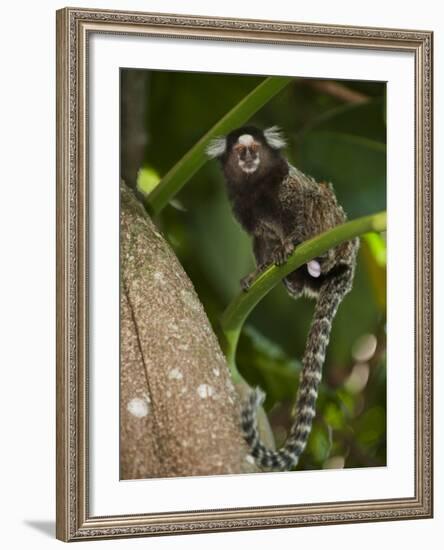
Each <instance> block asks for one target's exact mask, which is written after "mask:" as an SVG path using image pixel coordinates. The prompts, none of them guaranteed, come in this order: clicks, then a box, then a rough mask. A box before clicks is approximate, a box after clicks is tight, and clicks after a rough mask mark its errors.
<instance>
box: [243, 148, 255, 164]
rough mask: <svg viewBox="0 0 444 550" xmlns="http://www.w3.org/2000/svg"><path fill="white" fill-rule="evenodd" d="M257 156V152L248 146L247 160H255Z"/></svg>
mask: <svg viewBox="0 0 444 550" xmlns="http://www.w3.org/2000/svg"><path fill="white" fill-rule="evenodd" d="M255 158H256V154H255V153H254V152H253V151H251V150H250V149H248V148H247V149H246V151H245V161H246V162H249V161H252V160H254V159H255Z"/></svg>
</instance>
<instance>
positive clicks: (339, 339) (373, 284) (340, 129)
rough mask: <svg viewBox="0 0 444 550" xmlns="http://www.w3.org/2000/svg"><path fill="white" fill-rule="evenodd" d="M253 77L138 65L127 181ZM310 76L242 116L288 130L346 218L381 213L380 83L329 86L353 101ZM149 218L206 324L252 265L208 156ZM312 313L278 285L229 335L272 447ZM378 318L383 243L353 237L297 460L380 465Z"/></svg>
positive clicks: (166, 161)
mask: <svg viewBox="0 0 444 550" xmlns="http://www.w3.org/2000/svg"><path fill="white" fill-rule="evenodd" d="M262 81H263V77H256V76H239V75H218V74H200V73H179V72H162V71H151V72H149V75H148V86H147V97H146V102H147V119H146V128H147V132H148V145H147V147H146V154H145V159H144V166H143V169H142V170H141V171H140V172H139V178H138V183H139V187H140V188H141V189H142V190H145V191H146V192H148V191H149V190H150V189H151V188H152V187H153V185H155V184H156V183H157V181H158V180H159V178H161V177H162V176H163V175H164V174H165V173H166V172H167V171H168V170H169V169H170V168H171V166H173V165H174V163H175V162H176V161H177V160H179V159H180V158H181V157H182V155H183V154H184V153H186V151H187V150H188V149H190V147H191V146H193V145H194V143H195V142H196V141H197V140H198V139H200V138H201V137H202V135H203V134H204V133H205V132H207V131H208V129H209V128H210V127H211V126H213V124H214V123H216V122H217V121H218V120H219V119H220V118H221V117H222V116H223V115H224V114H225V113H226V112H227V111H228V110H229V109H231V108H232V107H233V106H234V105H235V104H236V103H237V102H239V101H240V100H241V99H242V98H243V97H244V96H245V95H246V94H247V93H249V92H250V91H251V90H252V89H253V88H254V87H255V86H257V85H258V84H260V82H262ZM312 84H313V82H312V81H311V80H309V79H294V81H293V82H291V83H290V84H289V85H288V86H286V87H285V88H284V89H283V90H282V91H281V92H280V93H279V94H277V95H276V96H275V97H274V98H273V99H272V100H271V101H270V102H269V103H267V104H266V105H265V106H264V107H263V108H262V109H261V110H260V111H259V112H258V113H257V114H256V115H255V116H254V117H253V118H252V119H251V120H250V121H249V123H251V124H254V125H257V126H258V127H261V128H265V127H267V126H272V125H275V124H277V125H278V126H280V127H281V128H282V129H283V130H284V132H285V134H286V136H287V138H288V142H289V146H288V149H287V155H288V158H289V160H290V162H292V163H293V164H295V165H296V166H298V168H300V169H301V170H303V171H304V172H306V173H308V174H310V175H312V176H313V177H315V178H316V179H318V180H327V181H331V182H333V184H334V187H335V190H336V193H337V196H338V199H339V201H340V202H341V203H342V205H343V206H344V208H345V210H346V212H347V213H348V216H349V218H350V219H353V218H356V217H359V216H363V215H367V214H371V213H374V212H377V211H380V210H384V209H385V207H386V150H385V147H386V127H385V84H384V83H377V82H355V81H347V82H341V83H336V84H340V85H342V86H346V87H347V89H348V90H352V91H354V92H357V93H359V97H360V99H361V101H359V102H354V101H344V100H343V99H341V98H338V97H336V96H335V95H332V94H331V93H330V92H328V91H326V89H324V88H322V86H321V87H317V86H313V85H312ZM156 221H157V223H158V224H159V225H160V226H161V228H162V230H163V232H164V234H165V236H166V238H167V239H168V240H169V242H170V243H171V245H172V247H173V248H174V250H175V251H176V254H177V255H178V257H179V259H180V261H181V263H182V265H183V266H184V268H185V269H186V271H187V272H188V274H189V276H190V278H191V279H192V281H193V283H194V285H195V288H196V290H197V292H198V294H199V297H200V299H201V301H202V303H203V305H204V307H205V310H206V312H207V314H208V317H209V319H210V321H211V323H212V325H213V326H214V328H215V330H216V332H217V331H218V319H219V318H220V316H221V314H222V312H223V310H224V309H225V307H226V306H227V305H228V304H229V302H230V301H231V300H232V299H233V298H234V296H235V295H236V294H237V293H238V292H239V289H240V288H239V280H240V279H241V277H243V276H244V275H245V274H246V273H248V272H249V271H250V270H252V269H253V266H254V260H253V255H252V251H251V244H250V241H249V238H248V236H247V235H246V234H245V233H244V232H243V231H242V229H241V228H240V227H239V225H238V224H237V223H236V222H235V221H234V219H233V216H232V214H231V211H230V207H229V204H228V201H227V198H226V195H225V189H224V182H223V178H222V174H221V171H220V168H219V166H218V163H217V162H215V161H213V162H208V163H207V164H206V165H205V166H204V167H203V168H202V169H201V170H200V171H199V172H198V173H197V174H196V175H195V176H193V178H192V179H191V180H190V181H189V182H188V183H187V185H186V186H185V187H184V188H183V189H182V190H181V191H180V193H179V194H178V195H177V197H176V199H175V200H174V201H173V202H172V203H171V204H170V205H169V206H167V207H166V208H165V209H164V210H163V211H162V213H161V214H160V216H159V217H158V219H157V220H156ZM312 310H313V302H311V301H308V300H305V299H302V300H298V301H297V302H295V301H292V300H291V299H290V298H289V297H288V295H287V294H286V292H285V290H284V288H283V286H282V285H279V286H278V287H277V288H275V289H274V290H273V291H272V292H270V293H269V294H268V296H267V297H266V298H265V299H264V300H263V301H262V302H261V303H260V304H259V306H258V307H257V308H256V309H255V310H254V312H253V313H252V315H251V316H250V318H249V319H248V322H247V325H246V326H245V329H244V331H243V334H242V336H241V340H240V343H239V348H238V356H237V364H238V367H239V370H240V371H241V373H242V375H243V376H244V377H245V378H246V380H247V381H248V382H249V383H250V384H252V385H260V386H261V387H262V388H263V389H264V390H265V391H266V393H267V400H266V403H265V405H266V409H267V410H268V414H269V416H270V419H271V423H272V428H273V431H274V433H275V437H276V441H277V443H278V445H279V444H280V443H282V442H283V440H285V437H286V433H287V430H288V428H289V426H290V424H291V409H292V404H293V402H294V399H295V395H296V391H297V386H298V376H299V371H300V363H299V360H298V358H300V357H301V356H302V353H303V350H304V343H305V338H306V334H307V330H308V327H309V323H310V319H311V315H312ZM385 318H386V311H385V240H384V238H383V237H382V238H381V237H380V236H379V235H369V236H368V237H365V238H363V239H362V244H361V250H360V254H359V259H358V268H357V274H356V280H355V285H354V289H353V291H352V293H351V294H350V295H349V296H348V297H347V298H346V300H345V301H344V303H343V304H342V306H341V308H340V310H339V313H338V315H337V318H336V321H335V323H334V326H333V331H332V337H331V343H330V346H329V351H328V356H327V361H326V364H325V367H324V379H323V382H322V385H321V390H320V395H319V401H318V407H317V416H316V418H315V421H314V425H313V430H312V433H311V436H310V439H309V444H308V447H307V449H306V451H305V453H304V454H303V456H302V457H301V460H300V463H299V466H298V469H318V468H323V467H341V466H342V465H344V466H345V467H363V466H381V465H385V464H386V417H385V411H386V376H385V372H386V370H385V355H386V354H385ZM369 335H372V336H371V337H370V336H369ZM360 342H361V343H360ZM374 342H376V348H375V350H374V352H373V354H370V352H368V353H367V355H368V357H364V356H365V349H363V348H365V347H366V345H367V348H368V347H370V348H371V344H372V343H374ZM370 351H371V350H370ZM369 354H370V356H369ZM366 373H367V374H368V381H367V383H365V378H366Z"/></svg>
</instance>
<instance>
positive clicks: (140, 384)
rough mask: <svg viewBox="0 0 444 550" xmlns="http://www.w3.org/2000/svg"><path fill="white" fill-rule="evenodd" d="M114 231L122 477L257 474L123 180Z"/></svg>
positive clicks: (204, 332)
mask: <svg viewBox="0 0 444 550" xmlns="http://www.w3.org/2000/svg"><path fill="white" fill-rule="evenodd" d="M120 229H121V237H120V239H121V240H120V262H121V267H120V269H121V283H120V293H121V296H120V308H121V309H120V321H121V329H120V340H121V342H120V344H121V347H120V349H121V351H120V365H121V367H120V477H121V479H138V478H139V479H140V478H151V477H172V476H189V475H209V474H234V473H246V472H254V471H257V468H256V466H255V465H254V463H253V460H252V458H251V457H250V456H249V454H248V448H247V445H246V443H245V442H244V439H243V436H242V433H241V429H240V425H239V418H240V411H239V397H238V394H237V392H236V390H235V388H234V386H233V384H232V382H231V379H230V375H229V371H228V367H227V364H226V362H225V358H224V356H223V354H222V352H221V350H220V347H219V344H218V341H217V339H216V336H215V335H214V333H213V331H212V329H211V326H210V323H209V321H208V318H207V316H206V314H205V312H204V309H203V307H202V305H201V303H200V301H199V299H198V297H197V295H196V292H195V290H194V288H193V285H192V283H191V281H190V280H189V278H188V276H187V275H186V273H185V271H184V270H183V268H182V266H181V265H180V263H179V261H178V260H177V258H176V256H175V255H174V253H173V252H172V250H171V249H170V247H169V245H168V244H167V243H166V241H165V240H164V238H163V237H162V235H160V233H159V232H158V230H157V229H156V227H155V226H154V224H153V223H152V221H151V220H150V218H149V216H148V215H147V214H146V213H145V210H144V209H143V207H142V205H141V204H140V203H139V202H138V200H137V199H136V198H135V196H134V195H133V193H132V191H131V190H130V189H129V188H128V187H127V186H126V185H125V184H123V183H122V186H121V214H120Z"/></svg>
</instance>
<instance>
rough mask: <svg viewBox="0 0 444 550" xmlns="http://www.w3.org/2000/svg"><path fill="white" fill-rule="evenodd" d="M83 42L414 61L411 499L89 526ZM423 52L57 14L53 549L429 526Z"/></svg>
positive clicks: (314, 30) (87, 13)
mask: <svg viewBox="0 0 444 550" xmlns="http://www.w3.org/2000/svg"><path fill="white" fill-rule="evenodd" d="M93 32H101V33H103V32H108V33H119V34H135V33H136V34H139V35H161V36H169V37H183V38H195V39H206V40H211V39H218V40H231V41H242V42H250V41H255V42H263V43H286V44H307V45H311V46H329V47H342V48H347V47H353V48H365V49H378V50H391V51H407V52H412V53H413V54H414V56H415V67H416V83H415V122H416V131H415V132H416V135H415V145H416V151H415V154H416V166H415V170H416V207H415V208H416V211H415V247H416V248H415V253H416V268H415V269H416V272H415V281H416V284H415V288H416V296H415V299H416V303H415V306H416V308H415V328H416V335H415V339H416V340H415V346H416V354H415V382H416V383H415V443H416V445H415V496H414V497H413V498H399V499H387V500H378V501H358V502H342V503H328V504H309V505H298V506H270V507H265V508H244V509H226V510H216V511H210V510H208V511H206V510H204V511H198V512H180V513H165V514H163V513H158V514H143V515H137V516H123V515H122V516H112V517H91V516H90V514H89V511H88V469H87V465H88V455H87V450H88V445H87V434H88V410H87V373H88V360H87V351H88V348H87V344H88V342H87V300H88V294H87V271H86V269H87V260H86V257H87V247H88V227H87V209H88V204H87V193H86V189H87V185H88V182H87V170H86V168H87V138H88V136H87V103H86V102H87V96H86V74H87V73H86V71H87V44H88V36H89V35H90V33H93ZM432 40H433V34H432V33H431V32H428V31H410V30H394V29H377V28H365V27H349V26H331V25H313V24H305V23H288V22H276V21H273V22H272V21H253V20H236V19H225V18H224V19H222V18H210V17H195V16H185V15H167V14H147V13H134V12H117V11H98V10H90V9H77V8H75V9H73V8H65V9H62V10H59V11H58V12H57V537H58V538H59V539H61V540H64V541H72V540H84V539H91V538H110V537H128V536H143V535H145V536H147V535H162V534H173V533H176V534H179V533H197V532H208V531H229V530H241V529H260V528H272V527H274V528H276V527H291V526H295V527H296V526H301V525H318V524H333V523H350V522H363V521H382V520H396V519H414V518H427V517H431V516H432V508H433V495H432V479H433V476H432Z"/></svg>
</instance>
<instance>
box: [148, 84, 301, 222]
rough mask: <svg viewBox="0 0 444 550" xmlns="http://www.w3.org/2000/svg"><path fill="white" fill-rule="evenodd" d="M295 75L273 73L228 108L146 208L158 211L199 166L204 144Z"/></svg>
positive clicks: (246, 116)
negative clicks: (284, 75)
mask: <svg viewBox="0 0 444 550" xmlns="http://www.w3.org/2000/svg"><path fill="white" fill-rule="evenodd" d="M291 80H294V77H282V76H272V77H269V78H266V79H265V80H264V81H263V82H261V84H259V86H256V88H254V90H253V91H252V92H250V93H249V94H248V95H246V96H245V97H244V98H243V99H242V100H241V101H240V102H239V103H238V104H237V105H236V106H235V107H233V108H232V109H231V111H228V113H227V114H226V115H225V116H223V117H222V118H221V119H220V120H219V121H218V122H217V123H216V124H215V125H214V126H213V127H212V128H211V129H210V130H209V131H208V132H207V133H206V134H205V135H204V136H203V137H202V138H201V139H200V140H199V141H198V142H197V143H196V144H195V145H194V146H193V147H192V148H191V149H190V150H189V151H188V152H187V153H186V154H185V155H184V156H183V157H182V158H181V159H180V160H179V162H177V163H176V164H175V165H174V166H173V167H172V168H171V169H170V170H169V172H167V173H166V174H165V176H164V177H163V178H162V180H161V181H160V182H159V184H158V185H157V186H156V187H155V188H154V189H153V190H152V191H151V193H150V194H149V195H148V197H147V198H146V201H145V204H146V206H147V208H148V210H149V212H150V213H151V214H152V215H153V214H158V213H159V212H160V211H161V210H162V209H163V208H164V207H165V206H166V205H167V204H168V203H169V201H170V200H171V199H172V198H173V197H174V196H175V195H176V193H178V191H180V189H181V188H182V187H183V186H184V185H185V183H186V182H187V181H188V180H189V179H190V178H191V177H192V176H193V175H194V174H195V173H196V172H197V171H198V170H199V168H201V167H202V166H203V165H204V164H205V162H206V160H207V157H206V155H205V148H206V146H207V145H208V143H209V142H210V140H211V139H213V138H215V137H218V136H223V135H226V134H227V133H228V132H230V131H231V130H233V129H234V128H236V127H238V126H242V124H244V123H245V122H246V121H247V120H248V119H249V118H250V117H251V116H253V115H254V114H255V113H256V112H257V111H258V110H259V109H260V108H261V107H263V106H264V105H265V104H266V103H267V101H269V100H270V99H271V98H272V97H273V96H275V95H276V94H277V93H278V92H280V91H281V90H282V89H283V88H284V87H285V86H286V85H287V84H288V83H289V82H290V81H291Z"/></svg>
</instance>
